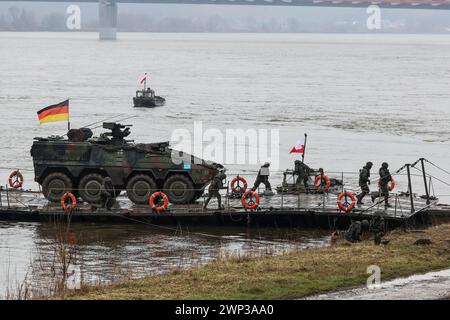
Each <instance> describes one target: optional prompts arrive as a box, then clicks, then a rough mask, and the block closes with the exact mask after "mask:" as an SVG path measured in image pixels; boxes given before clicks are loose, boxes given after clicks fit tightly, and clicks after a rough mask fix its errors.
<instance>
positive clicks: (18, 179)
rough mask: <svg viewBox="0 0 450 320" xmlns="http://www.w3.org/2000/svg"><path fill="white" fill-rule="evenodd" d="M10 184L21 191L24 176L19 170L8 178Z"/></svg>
mask: <svg viewBox="0 0 450 320" xmlns="http://www.w3.org/2000/svg"><path fill="white" fill-rule="evenodd" d="M8 184H9V186H10V187H11V188H13V189H20V188H22V185H23V175H22V173H20V171H19V170H14V171H13V172H11V174H10V175H9V178H8Z"/></svg>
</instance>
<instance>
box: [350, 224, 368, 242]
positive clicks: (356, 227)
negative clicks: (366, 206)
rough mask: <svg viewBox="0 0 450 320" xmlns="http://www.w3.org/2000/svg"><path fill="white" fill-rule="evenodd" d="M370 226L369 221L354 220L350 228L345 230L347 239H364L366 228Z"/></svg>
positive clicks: (354, 240)
mask: <svg viewBox="0 0 450 320" xmlns="http://www.w3.org/2000/svg"><path fill="white" fill-rule="evenodd" d="M368 228H369V221H367V220H363V221H353V222H352V224H351V225H350V227H349V228H348V230H347V231H346V232H345V239H346V240H347V241H350V242H359V241H361V240H362V238H361V237H362V234H363V231H364V230H367V229H368Z"/></svg>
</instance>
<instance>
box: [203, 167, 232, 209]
mask: <svg viewBox="0 0 450 320" xmlns="http://www.w3.org/2000/svg"><path fill="white" fill-rule="evenodd" d="M226 178H227V176H226V175H225V173H223V172H220V173H219V174H217V175H216V176H215V177H214V178H213V180H212V181H211V184H210V185H209V189H208V198H207V199H206V201H205V204H204V205H203V208H204V209H206V207H207V206H208V203H209V201H211V199H212V198H213V197H216V198H217V202H218V209H219V210H222V209H223V207H222V197H221V195H220V192H219V191H220V189H221V188H222V187H223V180H225V179H226Z"/></svg>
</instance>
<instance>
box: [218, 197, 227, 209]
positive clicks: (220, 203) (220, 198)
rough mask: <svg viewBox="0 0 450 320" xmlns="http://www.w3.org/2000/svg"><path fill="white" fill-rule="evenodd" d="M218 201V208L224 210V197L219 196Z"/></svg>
mask: <svg viewBox="0 0 450 320" xmlns="http://www.w3.org/2000/svg"><path fill="white" fill-rule="evenodd" d="M217 203H218V207H217V209H219V210H224V209H225V208H224V207H222V197H221V196H218V197H217Z"/></svg>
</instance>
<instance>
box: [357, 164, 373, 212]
mask: <svg viewBox="0 0 450 320" xmlns="http://www.w3.org/2000/svg"><path fill="white" fill-rule="evenodd" d="M372 166H373V163H372V162H367V163H366V165H365V166H364V167H363V168H362V169H361V170H360V171H359V186H360V187H361V193H360V194H359V195H358V202H357V204H358V205H363V204H364V203H363V202H362V199H363V198H364V197H365V196H366V195H368V194H369V193H370V189H369V184H370V169H372Z"/></svg>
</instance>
